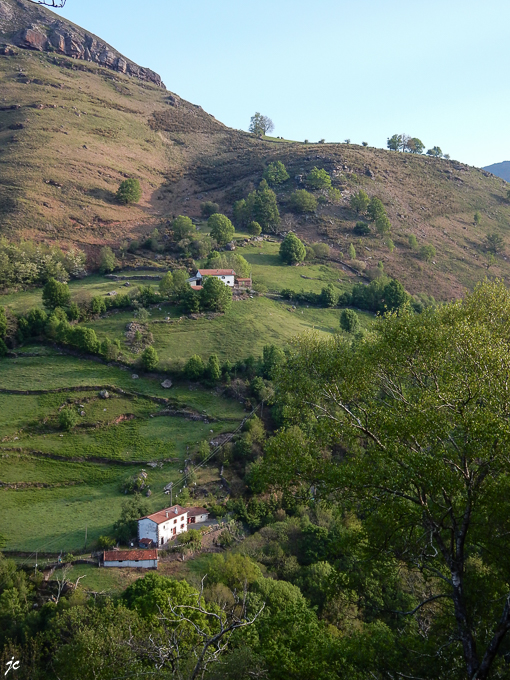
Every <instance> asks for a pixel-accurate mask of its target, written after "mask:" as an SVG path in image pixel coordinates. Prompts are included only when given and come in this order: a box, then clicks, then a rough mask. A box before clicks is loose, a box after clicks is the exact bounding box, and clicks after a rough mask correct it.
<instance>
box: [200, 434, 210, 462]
mask: <svg viewBox="0 0 510 680" xmlns="http://www.w3.org/2000/svg"><path fill="white" fill-rule="evenodd" d="M210 453H211V446H210V444H209V442H208V441H207V439H202V441H201V442H200V443H199V444H198V457H199V458H200V460H201V461H204V460H206V459H207V458H208V457H209V454H210Z"/></svg>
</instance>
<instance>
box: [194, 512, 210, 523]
mask: <svg viewBox="0 0 510 680" xmlns="http://www.w3.org/2000/svg"><path fill="white" fill-rule="evenodd" d="M208 519H209V513H207V514H205V515H195V521H194V522H193V524H199V523H200V522H207V520H208Z"/></svg>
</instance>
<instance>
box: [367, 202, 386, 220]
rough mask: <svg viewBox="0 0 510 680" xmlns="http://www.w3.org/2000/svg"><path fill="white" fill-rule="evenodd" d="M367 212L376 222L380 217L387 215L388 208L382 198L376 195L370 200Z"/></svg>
mask: <svg viewBox="0 0 510 680" xmlns="http://www.w3.org/2000/svg"><path fill="white" fill-rule="evenodd" d="M367 214H368V217H369V219H370V220H371V221H372V222H376V221H377V219H378V218H379V217H385V216H386V208H385V207H384V205H383V202H382V201H381V199H380V198H377V197H376V196H374V197H373V198H372V199H371V200H370V204H369V206H368V208H367Z"/></svg>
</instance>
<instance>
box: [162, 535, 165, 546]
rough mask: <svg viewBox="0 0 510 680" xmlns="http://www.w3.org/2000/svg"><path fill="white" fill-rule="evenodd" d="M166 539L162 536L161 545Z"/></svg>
mask: <svg viewBox="0 0 510 680" xmlns="http://www.w3.org/2000/svg"><path fill="white" fill-rule="evenodd" d="M164 540H165V539H164V538H163V536H161V545H163V541H164Z"/></svg>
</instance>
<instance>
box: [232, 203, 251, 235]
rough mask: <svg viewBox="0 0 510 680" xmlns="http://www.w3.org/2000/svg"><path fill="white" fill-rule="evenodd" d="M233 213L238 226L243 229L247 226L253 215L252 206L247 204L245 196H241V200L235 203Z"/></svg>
mask: <svg viewBox="0 0 510 680" xmlns="http://www.w3.org/2000/svg"><path fill="white" fill-rule="evenodd" d="M232 214H233V218H234V223H235V225H236V227H238V228H239V229H243V228H244V227H246V226H247V224H248V220H249V219H250V216H251V207H249V206H248V205H247V203H246V199H245V198H241V200H239V201H236V202H235V203H234V206H233V208H232Z"/></svg>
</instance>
